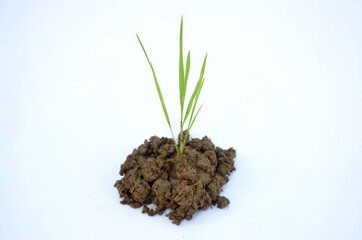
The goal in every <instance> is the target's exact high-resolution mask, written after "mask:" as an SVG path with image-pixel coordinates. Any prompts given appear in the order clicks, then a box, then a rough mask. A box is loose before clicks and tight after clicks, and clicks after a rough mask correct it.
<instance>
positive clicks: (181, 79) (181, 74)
mask: <svg viewBox="0 0 362 240" xmlns="http://www.w3.org/2000/svg"><path fill="white" fill-rule="evenodd" d="M182 27H183V17H181V27H180V63H179V88H180V105H181V120H182V114H183V105H184V101H185V90H186V89H185V83H184V82H185V79H184V78H185V75H184V74H185V73H184V60H183V50H182Z"/></svg>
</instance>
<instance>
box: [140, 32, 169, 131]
mask: <svg viewBox="0 0 362 240" xmlns="http://www.w3.org/2000/svg"><path fill="white" fill-rule="evenodd" d="M136 35H137V34H136ZM137 38H138V41H139V43H140V44H141V47H142V49H143V52H144V53H145V55H146V58H147V61H148V63H149V65H150V67H151V70H152V73H153V78H154V80H155V84H156V88H157V92H158V96H159V98H160V101H161V105H162V109H163V113H164V114H165V117H166V120H167V123H168V126H169V127H170V129H171V133H172V128H171V123H170V118H169V116H168V113H167V109H166V105H165V101H164V100H163V96H162V93H161V89H160V86H159V84H158V81H157V77H156V73H155V70H154V68H153V66H152V63H151V62H150V59H149V58H148V56H147V53H146V50H145V48H144V47H143V44H142V42H141V39H140V38H139V37H138V35H137ZM172 134H173V133H172Z"/></svg>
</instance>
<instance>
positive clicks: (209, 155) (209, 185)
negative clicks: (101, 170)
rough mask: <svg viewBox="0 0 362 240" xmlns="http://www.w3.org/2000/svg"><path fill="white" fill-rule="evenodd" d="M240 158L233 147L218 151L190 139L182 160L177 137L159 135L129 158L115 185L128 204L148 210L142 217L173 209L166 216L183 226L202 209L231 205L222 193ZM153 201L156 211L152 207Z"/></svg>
mask: <svg viewBox="0 0 362 240" xmlns="http://www.w3.org/2000/svg"><path fill="white" fill-rule="evenodd" d="M235 155H236V152H235V150H234V149H233V148H229V149H228V150H223V149H221V148H219V147H216V148H215V146H214V144H213V143H212V142H211V140H210V139H209V138H208V137H206V136H205V137H204V138H202V139H197V138H194V139H191V140H188V141H187V143H186V146H185V149H184V153H183V155H181V156H180V157H177V153H176V149H175V144H174V142H173V139H171V138H165V137H162V138H159V137H156V136H153V137H151V138H150V139H149V141H148V140H145V142H144V143H143V144H142V145H140V146H139V147H138V149H134V150H133V152H132V154H130V155H128V157H127V159H126V161H125V162H124V163H123V164H122V165H121V170H120V175H122V176H124V177H123V178H122V179H121V180H118V181H117V182H116V183H115V185H114V186H115V187H116V188H117V189H118V191H119V196H120V197H121V198H123V200H122V201H121V203H122V204H128V205H130V206H131V207H133V208H139V207H142V206H143V210H142V213H147V214H148V215H149V216H154V215H156V214H160V215H161V214H163V213H164V212H165V210H166V209H171V211H170V213H168V214H167V215H166V216H167V217H168V218H169V219H170V220H171V221H172V222H173V223H174V224H177V225H178V224H180V222H181V221H182V220H183V219H186V220H190V219H191V218H192V216H193V215H194V214H195V212H196V211H197V210H199V209H202V210H205V209H207V208H208V207H209V206H211V205H217V207H218V208H225V207H226V206H228V205H229V199H227V198H226V197H224V196H220V192H221V191H222V186H223V185H224V184H226V183H227V182H228V180H229V177H228V176H229V175H230V173H231V172H232V171H234V170H235V167H234V158H235ZM151 203H153V204H155V205H156V208H155V209H149V208H148V207H147V205H149V204H151Z"/></svg>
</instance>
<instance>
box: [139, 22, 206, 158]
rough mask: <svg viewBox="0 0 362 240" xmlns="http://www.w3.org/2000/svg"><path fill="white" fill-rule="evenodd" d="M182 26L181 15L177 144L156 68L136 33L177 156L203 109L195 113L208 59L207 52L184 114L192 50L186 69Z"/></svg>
mask: <svg viewBox="0 0 362 240" xmlns="http://www.w3.org/2000/svg"><path fill="white" fill-rule="evenodd" d="M182 27H183V17H181V27H180V63H179V89H180V106H181V120H180V128H181V130H180V140H179V144H177V142H176V139H175V136H174V134H173V131H172V127H171V122H170V118H169V116H168V113H167V109H166V105H165V101H164V100H163V96H162V93H161V89H160V85H159V84H158V81H157V77H156V73H155V70H154V68H153V66H152V63H151V61H150V59H149V58H148V55H147V53H146V50H145V48H144V47H143V44H142V42H141V39H140V38H139V37H138V35H137V34H136V35H137V39H138V41H139V43H140V44H141V47H142V49H143V52H144V53H145V55H146V58H147V61H148V63H149V65H150V67H151V70H152V73H153V78H154V80H155V84H156V89H157V92H158V96H159V98H160V101H161V105H162V109H163V113H164V114H165V117H166V121H167V124H168V126H169V128H170V130H171V134H172V137H173V140H174V142H175V147H176V151H177V156H181V155H182V153H183V150H184V148H185V144H186V140H187V137H188V134H189V131H190V129H191V128H192V126H193V125H194V122H195V120H196V117H197V115H198V114H199V112H200V110H201V107H202V105H201V106H200V107H199V108H198V110H197V112H196V113H195V109H196V105H197V101H198V99H199V96H200V93H201V89H202V87H203V85H204V81H205V77H204V72H205V65H206V59H207V54H206V56H205V60H204V63H203V65H202V68H201V73H200V77H199V79H198V81H197V83H196V86H195V89H194V91H193V93H192V95H191V97H190V100H189V103H188V104H187V108H186V112H185V114H184V106H185V97H186V88H187V81H188V77H189V72H190V61H191V59H190V51H189V52H188V54H187V59H186V69H185V68H184V60H183V50H182ZM187 121H188V123H187V125H185V124H186V122H187ZM186 126H187V128H186V129H185V130H186V133H185V136H183V132H184V128H185V127H186Z"/></svg>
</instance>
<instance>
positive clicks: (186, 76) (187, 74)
mask: <svg viewBox="0 0 362 240" xmlns="http://www.w3.org/2000/svg"><path fill="white" fill-rule="evenodd" d="M190 61H191V59H190V51H189V53H188V54H187V60H186V72H185V87H184V89H185V96H186V89H187V80H188V79H189V73H190ZM185 96H184V98H185Z"/></svg>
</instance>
